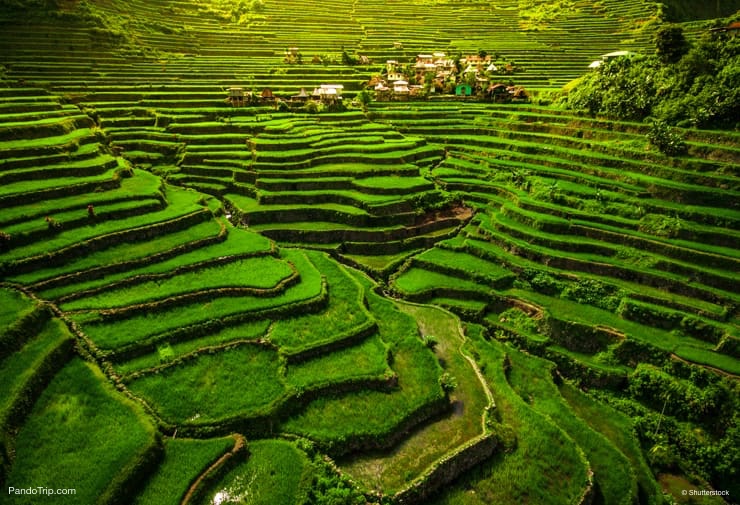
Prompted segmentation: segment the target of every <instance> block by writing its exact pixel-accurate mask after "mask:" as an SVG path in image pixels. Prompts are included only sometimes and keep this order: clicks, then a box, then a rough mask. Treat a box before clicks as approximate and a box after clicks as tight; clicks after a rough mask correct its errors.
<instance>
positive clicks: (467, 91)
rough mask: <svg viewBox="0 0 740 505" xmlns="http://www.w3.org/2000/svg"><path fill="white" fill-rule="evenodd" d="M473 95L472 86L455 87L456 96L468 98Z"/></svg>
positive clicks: (461, 85)
mask: <svg viewBox="0 0 740 505" xmlns="http://www.w3.org/2000/svg"><path fill="white" fill-rule="evenodd" d="M472 94H473V86H471V85H470V84H458V85H457V86H455V95H456V96H470V95H472Z"/></svg>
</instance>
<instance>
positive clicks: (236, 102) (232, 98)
mask: <svg viewBox="0 0 740 505" xmlns="http://www.w3.org/2000/svg"><path fill="white" fill-rule="evenodd" d="M228 93H229V97H228V98H227V100H228V101H229V102H231V106H232V107H243V106H244V88H236V87H232V88H229V89H228Z"/></svg>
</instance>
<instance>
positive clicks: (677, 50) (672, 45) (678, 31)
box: [655, 25, 689, 64]
mask: <svg viewBox="0 0 740 505" xmlns="http://www.w3.org/2000/svg"><path fill="white" fill-rule="evenodd" d="M688 51H689V43H688V42H687V41H686V37H684V34H683V28H681V27H680V26H677V25H669V26H664V27H662V28H661V29H660V30H658V32H657V33H656V34H655V54H656V55H657V56H658V58H659V59H660V61H661V62H662V63H664V64H667V63H676V62H677V61H678V60H680V59H681V58H682V57H683V56H684V55H685V54H686V53H687V52H688Z"/></svg>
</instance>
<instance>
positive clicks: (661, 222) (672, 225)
mask: <svg viewBox="0 0 740 505" xmlns="http://www.w3.org/2000/svg"><path fill="white" fill-rule="evenodd" d="M682 227H683V223H682V220H681V218H679V217H678V216H673V217H671V216H669V215H665V214H645V215H644V216H643V217H642V218H641V219H640V222H639V226H638V229H639V230H640V231H641V232H643V233H649V234H651V235H655V236H657V237H665V238H674V237H677V236H678V234H679V232H680V231H681V228H682Z"/></svg>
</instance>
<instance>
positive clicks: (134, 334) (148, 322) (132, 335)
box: [73, 249, 321, 349]
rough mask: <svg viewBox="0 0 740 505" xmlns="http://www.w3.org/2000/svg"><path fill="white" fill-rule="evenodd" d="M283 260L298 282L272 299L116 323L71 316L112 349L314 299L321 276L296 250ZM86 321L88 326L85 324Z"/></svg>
mask: <svg viewBox="0 0 740 505" xmlns="http://www.w3.org/2000/svg"><path fill="white" fill-rule="evenodd" d="M282 255H283V257H284V258H285V259H286V260H288V261H290V262H292V263H293V264H294V265H295V267H296V268H297V269H298V272H299V273H300V275H301V282H299V283H298V284H296V285H294V286H291V287H289V288H287V289H286V290H285V291H284V292H283V293H281V294H278V295H277V296H273V297H266V298H264V297H263V298H261V297H254V296H243V297H217V298H213V299H212V300H210V301H208V302H205V303H193V304H189V305H184V306H182V307H173V308H170V309H167V310H163V311H160V312H156V313H149V312H143V313H136V314H135V315H132V316H131V317H129V318H127V319H121V320H117V321H111V322H107V321H102V320H97V319H96V317H95V316H94V315H92V316H89V315H84V314H80V315H75V316H74V317H73V319H75V320H77V321H78V322H80V323H81V324H82V326H83V328H84V331H85V332H86V333H87V335H88V336H90V337H91V338H92V339H93V340H94V341H95V343H96V344H97V345H99V346H100V347H102V348H106V349H112V348H115V347H120V346H122V345H126V344H131V343H134V342H137V341H139V340H142V339H143V338H146V337H151V336H153V335H156V334H160V333H163V332H167V331H171V330H173V329H177V328H182V327H184V326H189V325H193V324H198V323H203V322H206V321H212V320H216V319H219V318H223V317H227V316H232V315H237V314H244V313H249V312H256V311H260V310H265V309H270V308H275V307H280V306H284V305H287V304H290V303H296V302H301V301H306V300H310V299H314V298H317V297H319V296H321V274H320V273H319V271H318V270H316V267H314V266H313V264H312V263H311V262H310V261H309V260H308V259H307V258H306V257H305V255H304V254H303V253H302V252H300V251H297V250H290V249H285V250H283V251H282ZM88 321H89V322H88Z"/></svg>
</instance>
